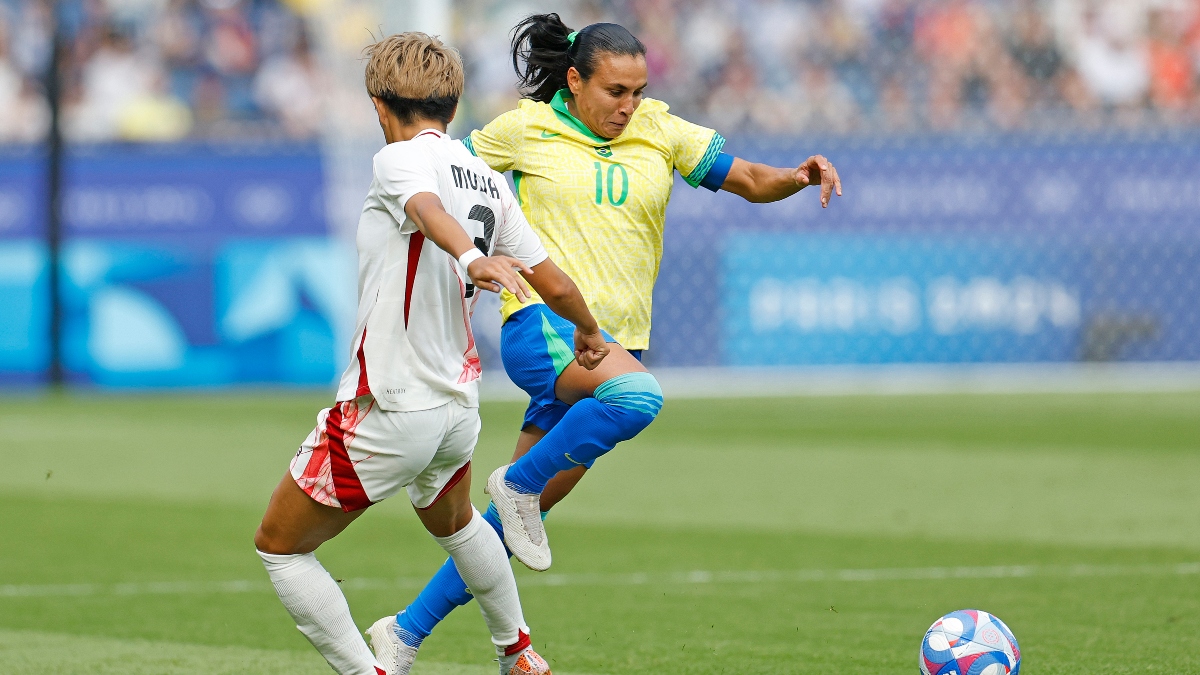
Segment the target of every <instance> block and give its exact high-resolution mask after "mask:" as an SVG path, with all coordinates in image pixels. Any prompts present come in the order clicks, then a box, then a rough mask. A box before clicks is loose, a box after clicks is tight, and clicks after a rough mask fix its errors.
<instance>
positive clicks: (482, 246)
mask: <svg viewBox="0 0 1200 675" xmlns="http://www.w3.org/2000/svg"><path fill="white" fill-rule="evenodd" d="M467 220H474V221H476V222H479V223H482V224H483V236H482V237H475V248H477V249H479V252H480V253H482V254H484V255H491V253H490V251H489V250H488V249H489V248H490V247H491V241H492V235H493V234H494V233H495V232H496V212H495V211H492V210H491V209H490V208H488V207H486V206H484V205H482V204H476V205H475V206H472V207H471V213H470V214H469V215H468V216H467ZM463 295H465V296H466V297H468V298H471V297H474V296H475V285H474V284H467V290H466V292H465V293H464V294H463Z"/></svg>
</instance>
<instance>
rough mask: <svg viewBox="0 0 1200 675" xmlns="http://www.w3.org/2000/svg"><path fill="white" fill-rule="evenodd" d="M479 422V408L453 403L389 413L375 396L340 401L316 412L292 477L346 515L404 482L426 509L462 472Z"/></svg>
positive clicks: (416, 502)
mask: <svg viewBox="0 0 1200 675" xmlns="http://www.w3.org/2000/svg"><path fill="white" fill-rule="evenodd" d="M479 426H480V422H479V409H478V408H466V407H463V406H462V405H459V404H458V403H455V402H451V403H447V404H445V405H443V406H440V407H437V408H433V409H431V410H418V411H415V412H388V411H386V410H380V409H379V406H378V405H377V404H376V402H375V399H374V397H372V396H360V397H358V398H356V399H354V400H353V401H342V402H340V403H337V404H335V405H334V406H333V407H332V408H326V409H325V410H322V411H321V412H320V413H319V414H318V415H317V428H316V429H313V431H312V433H311V434H309V435H308V438H307V439H305V441H304V444H303V445H301V446H300V451H299V452H297V453H296V456H295V457H293V458H292V466H291V472H292V478H294V479H295V480H296V484H297V485H299V486H300V489H302V490H304V491H305V492H306V493H308V495H309V496H310V497H312V498H313V499H315V500H317V501H318V502H320V503H322V504H325V505H326V506H334V507H337V508H340V509H342V510H343V511H347V512H349V511H357V510H359V509H365V508H366V507H368V506H370V505H371V504H374V503H375V502H378V501H382V500H384V499H387V498H388V497H391V496H392V495H394V494H396V493H397V492H399V491H400V488H404V487H407V488H408V498H409V499H410V500H412V503H413V505H415V506H416V507H417V508H422V509H423V508H428V507H429V506H431V505H433V503H434V502H436V501H437V500H438V498H439V497H441V496H442V495H443V494H445V493H446V492H447V491H448V490H449V489H450V488H452V487H454V485H455V484H457V483H458V481H459V480H461V479H462V477H463V476H464V475H465V474H466V472H467V467H468V466H469V465H470V463H471V453H472V452H474V450H475V442H476V441H477V440H478V438H479Z"/></svg>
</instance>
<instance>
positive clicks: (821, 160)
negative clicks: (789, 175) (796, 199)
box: [793, 155, 842, 208]
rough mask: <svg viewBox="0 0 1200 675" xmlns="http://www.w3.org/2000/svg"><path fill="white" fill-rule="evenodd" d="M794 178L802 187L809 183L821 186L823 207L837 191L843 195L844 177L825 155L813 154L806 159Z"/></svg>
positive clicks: (826, 205)
mask: <svg viewBox="0 0 1200 675" xmlns="http://www.w3.org/2000/svg"><path fill="white" fill-rule="evenodd" d="M793 179H794V180H795V181H796V185H799V186H800V188H801V189H804V188H806V187H808V186H809V185H820V186H821V208H826V207H828V206H829V200H830V199H832V198H833V194H834V193H835V192H836V193H837V196H839V197H841V196H842V179H841V178H839V177H838V172H837V169H835V168H834V167H833V164H832V163H830V161H829V160H827V159H825V157H824V155H813V156H812V157H809V158H808V159H806V160H804V163H803V164H801V165H800V166H799V167H797V168H796V175H795V176H793Z"/></svg>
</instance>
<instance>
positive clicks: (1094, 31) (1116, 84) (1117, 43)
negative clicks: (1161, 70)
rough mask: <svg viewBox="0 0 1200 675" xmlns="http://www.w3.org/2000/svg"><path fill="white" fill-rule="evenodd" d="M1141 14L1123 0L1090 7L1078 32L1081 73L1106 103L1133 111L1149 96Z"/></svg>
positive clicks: (1077, 47)
mask: <svg viewBox="0 0 1200 675" xmlns="http://www.w3.org/2000/svg"><path fill="white" fill-rule="evenodd" d="M1138 18H1139V17H1137V16H1136V14H1134V13H1133V12H1132V11H1131V10H1130V9H1129V8H1128V7H1127V6H1124V5H1123V4H1122V3H1120V2H1109V3H1106V4H1104V5H1101V6H1099V7H1091V6H1089V7H1087V8H1086V9H1085V13H1084V16H1083V25H1082V31H1081V32H1080V34H1079V36H1078V44H1077V45H1076V47H1075V49H1076V53H1077V54H1078V60H1079V63H1078V67H1079V73H1080V75H1081V76H1082V77H1083V80H1084V83H1085V84H1086V85H1087V87H1088V90H1089V91H1090V92H1091V93H1092V95H1093V96H1095V97H1096V98H1097V99H1098V100H1099V101H1100V102H1101V103H1102V104H1103V105H1105V106H1107V107H1109V108H1114V109H1120V110H1121V111H1124V112H1131V111H1133V109H1135V108H1136V107H1137V106H1139V105H1140V104H1142V103H1143V102H1144V101H1145V99H1146V93H1147V91H1148V89H1149V86H1150V64H1149V58H1148V55H1147V53H1146V45H1145V42H1144V40H1143V36H1142V31H1141V26H1139V25H1136V24H1137V23H1139V22H1138V21H1137V19H1138Z"/></svg>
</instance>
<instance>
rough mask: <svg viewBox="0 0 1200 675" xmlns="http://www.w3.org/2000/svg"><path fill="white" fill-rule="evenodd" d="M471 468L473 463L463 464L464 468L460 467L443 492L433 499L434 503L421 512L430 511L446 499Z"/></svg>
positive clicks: (430, 503) (468, 461)
mask: <svg viewBox="0 0 1200 675" xmlns="http://www.w3.org/2000/svg"><path fill="white" fill-rule="evenodd" d="M470 468H471V461H470V460H467V463H466V464H463V465H462V466H460V467H458V471H455V472H454V475H453V476H450V480H449V481H447V482H446V486H445V487H443V488H442V489H441V491H440V492H438V493H437V496H436V497H434V498H433V501H431V502H429V506H426V507H424V508H422V509H419V510H421V511H428V510H429V509H432V508H433V505H434V504H436V503H438V502H439V501H441V499H442V497H445V496H446V493H447V492H449V491H450V490H451V489H453V488H454V486H455V485H458V482H459V481H461V480H462V479H463V477H464V476H466V475H467V469H470Z"/></svg>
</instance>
